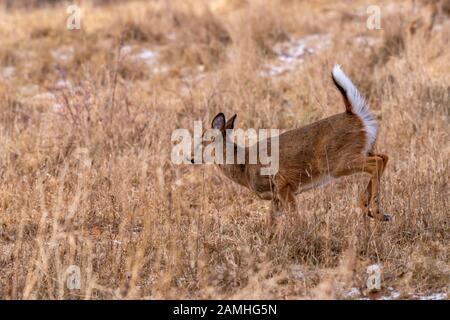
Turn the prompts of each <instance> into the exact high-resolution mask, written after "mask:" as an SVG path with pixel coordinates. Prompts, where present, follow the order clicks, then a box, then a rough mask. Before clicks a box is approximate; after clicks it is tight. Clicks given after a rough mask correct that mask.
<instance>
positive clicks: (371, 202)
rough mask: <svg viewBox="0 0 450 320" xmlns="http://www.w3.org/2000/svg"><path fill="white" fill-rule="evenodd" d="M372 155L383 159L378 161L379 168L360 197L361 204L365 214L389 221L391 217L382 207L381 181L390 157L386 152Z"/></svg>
mask: <svg viewBox="0 0 450 320" xmlns="http://www.w3.org/2000/svg"><path fill="white" fill-rule="evenodd" d="M371 156H372V157H378V158H381V159H382V161H381V162H380V161H377V168H376V170H375V172H374V173H372V177H371V179H370V181H369V183H368V184H367V188H366V190H365V191H364V192H363V193H362V194H361V196H360V198H359V206H360V208H361V209H362V210H363V212H364V213H365V214H367V215H368V216H369V217H371V218H375V219H377V220H381V221H389V220H390V219H391V217H390V216H389V215H387V214H384V213H383V210H382V209H381V208H380V183H381V177H382V175H383V172H384V169H385V168H386V164H387V162H388V160H389V157H388V156H387V155H385V154H374V155H371Z"/></svg>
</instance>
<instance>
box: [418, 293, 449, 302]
mask: <svg viewBox="0 0 450 320" xmlns="http://www.w3.org/2000/svg"><path fill="white" fill-rule="evenodd" d="M419 299H420V300H444V299H447V293H444V292H441V293H433V294H431V295H429V296H419Z"/></svg>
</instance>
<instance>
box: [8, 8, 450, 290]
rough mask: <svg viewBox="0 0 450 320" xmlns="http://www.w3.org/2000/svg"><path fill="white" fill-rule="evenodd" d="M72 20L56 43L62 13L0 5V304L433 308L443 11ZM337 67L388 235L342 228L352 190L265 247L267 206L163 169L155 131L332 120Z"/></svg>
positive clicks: (439, 215)
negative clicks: (376, 170)
mask: <svg viewBox="0 0 450 320" xmlns="http://www.w3.org/2000/svg"><path fill="white" fill-rule="evenodd" d="M42 2H43V3H42ZM374 2H376V3H374ZM78 4H79V5H80V7H81V28H80V29H79V30H68V29H67V28H66V20H67V18H68V16H69V14H68V13H67V12H66V8H67V5H68V3H66V2H59V1H6V0H4V1H2V2H0V39H1V42H0V178H1V179H0V298H1V299H180V298H187V299H359V298H380V297H381V298H385V299H420V298H422V299H430V298H440V299H448V291H449V285H450V280H449V279H450V278H449V277H450V267H449V262H450V259H449V240H450V233H449V227H450V203H449V200H450V197H449V195H450V185H449V176H450V163H449V156H450V144H449V141H450V139H449V132H450V131H449V120H450V50H449V47H448V44H449V43H450V2H449V1H411V0H405V1H368V0H357V1H331V0H330V1H327V0H319V1H295V0H270V1H264V0H259V1H258V0H247V1H238V0H235V1H233V0H228V1H227V0H211V1H206V0H204V1H203V0H170V1H164V0H154V1H79V2H78ZM372 4H377V5H379V7H380V9H381V29H374V30H369V29H368V28H367V27H366V21H367V18H368V16H369V15H368V14H367V11H366V10H367V7H368V6H369V5H372ZM334 63H339V64H341V65H342V67H343V69H344V70H345V71H346V72H347V73H348V74H349V76H350V77H351V78H352V79H353V81H354V82H355V84H356V85H357V86H358V88H359V89H360V91H361V93H362V94H363V95H364V96H365V97H366V98H367V100H368V102H369V104H370V106H371V108H372V110H373V112H374V114H375V115H376V117H377V119H378V121H379V125H380V135H379V137H378V142H377V150H379V151H380V152H383V153H386V154H388V155H389V157H390V161H389V164H388V167H387V169H386V171H385V175H384V176H383V183H382V202H383V203H384V206H385V209H386V210H387V211H388V212H389V213H391V214H392V215H393V217H394V219H393V221H391V222H387V223H381V222H378V221H375V220H373V219H368V218H366V217H364V216H363V215H362V214H361V212H358V210H357V209H356V208H357V206H356V200H357V195H358V194H359V192H361V190H363V188H364V187H365V184H366V183H367V181H368V177H367V176H364V175H355V176H351V177H347V178H343V179H340V180H336V181H334V182H332V183H331V184H329V185H327V186H325V187H322V188H319V189H316V190H311V191H308V192H306V193H303V194H301V195H299V196H298V202H299V216H298V217H295V218H294V217H288V218H287V220H286V221H285V222H283V223H281V225H280V226H279V227H278V228H277V229H276V230H275V231H272V232H268V230H267V229H268V227H267V223H266V220H267V214H268V212H269V208H270V202H268V201H263V200H260V199H259V198H257V197H256V196H255V195H254V194H253V193H251V192H250V191H248V190H246V189H243V188H241V187H240V186H238V185H236V184H234V183H232V182H231V181H230V180H228V179H227V178H226V177H224V176H222V175H221V174H220V172H219V171H218V170H217V169H216V168H215V167H214V166H208V165H174V164H173V163H172V162H171V161H170V152H171V149H172V146H173V143H172V142H171V134H172V131H173V130H174V129H177V128H187V129H189V130H192V128H193V122H194V120H202V121H203V123H204V124H205V125H209V123H210V121H211V119H212V117H214V115H215V114H216V113H217V112H220V111H222V112H224V113H225V114H226V115H227V116H230V115H231V114H234V113H237V114H238V118H237V127H239V128H243V129H247V128H256V129H258V128H279V129H280V130H286V129H290V128H295V127H300V126H302V125H305V124H308V123H311V122H314V121H317V120H319V119H321V118H324V117H327V116H330V115H333V114H335V113H339V112H343V111H344V110H345V109H344V106H343V102H342V99H341V96H340V95H339V92H338V90H336V88H335V87H334V85H333V82H332V80H331V77H330V71H331V68H332V66H333V65H334ZM373 264H377V265H378V266H380V268H381V270H382V279H381V291H379V292H376V293H373V292H369V290H368V289H367V287H366V280H367V277H368V274H367V273H366V269H367V267H368V266H370V265H373ZM71 265H75V266H78V267H79V268H80V275H81V278H80V282H81V284H80V285H81V287H80V288H79V289H72V290H71V289H70V288H68V286H67V285H66V279H67V276H68V275H67V268H68V267H69V266H71Z"/></svg>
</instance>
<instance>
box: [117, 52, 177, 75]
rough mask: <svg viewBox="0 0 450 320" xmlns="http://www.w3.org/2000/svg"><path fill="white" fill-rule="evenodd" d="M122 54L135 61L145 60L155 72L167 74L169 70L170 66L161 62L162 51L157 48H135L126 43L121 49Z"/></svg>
mask: <svg viewBox="0 0 450 320" xmlns="http://www.w3.org/2000/svg"><path fill="white" fill-rule="evenodd" d="M120 54H121V56H124V57H125V56H128V57H129V58H130V59H132V60H134V61H142V62H144V63H145V64H146V65H147V66H148V67H149V69H150V71H151V72H152V73H153V74H165V73H167V72H169V70H170V68H169V66H167V65H165V64H161V63H160V61H159V58H160V53H159V52H158V51H156V50H150V49H145V48H140V49H139V50H137V48H136V47H135V48H133V47H131V46H129V45H125V46H123V47H122V48H121V50H120Z"/></svg>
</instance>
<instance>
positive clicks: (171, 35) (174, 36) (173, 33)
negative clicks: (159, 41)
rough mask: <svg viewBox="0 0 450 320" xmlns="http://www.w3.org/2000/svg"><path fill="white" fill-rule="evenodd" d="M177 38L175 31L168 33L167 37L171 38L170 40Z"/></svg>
mask: <svg viewBox="0 0 450 320" xmlns="http://www.w3.org/2000/svg"><path fill="white" fill-rule="evenodd" d="M176 38H177V35H176V34H175V32H171V33H169V34H168V35H167V39H169V40H172V41H174V40H176Z"/></svg>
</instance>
